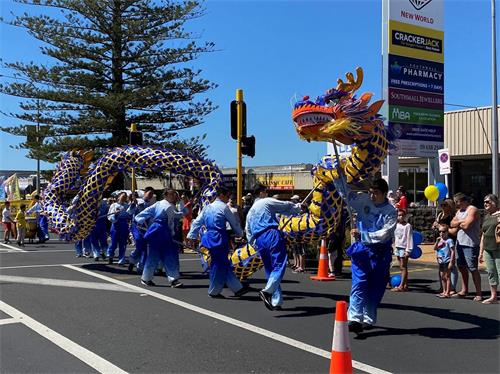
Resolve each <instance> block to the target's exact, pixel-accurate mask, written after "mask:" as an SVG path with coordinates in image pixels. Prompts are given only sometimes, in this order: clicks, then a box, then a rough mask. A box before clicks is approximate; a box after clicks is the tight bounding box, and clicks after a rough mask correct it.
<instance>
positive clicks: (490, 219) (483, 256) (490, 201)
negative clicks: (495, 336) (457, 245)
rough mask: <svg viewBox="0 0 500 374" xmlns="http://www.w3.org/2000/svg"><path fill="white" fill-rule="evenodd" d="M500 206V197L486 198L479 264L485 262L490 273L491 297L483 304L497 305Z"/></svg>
mask: <svg viewBox="0 0 500 374" xmlns="http://www.w3.org/2000/svg"><path fill="white" fill-rule="evenodd" d="M499 208H500V206H499V202H498V197H497V196H496V195H493V194H489V195H486V196H485V198H484V210H485V211H486V215H485V216H484V220H483V227H482V232H483V235H482V236H481V243H480V244H479V262H480V263H482V262H485V264H486V270H487V271H488V282H489V284H490V290H491V296H490V297H489V298H488V299H486V300H484V301H483V304H496V303H498V301H497V287H498V281H499V278H500V244H499V243H498V242H497V239H496V235H495V234H496V231H497V226H499V222H500V209H499Z"/></svg>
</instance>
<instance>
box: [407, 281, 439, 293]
mask: <svg viewBox="0 0 500 374" xmlns="http://www.w3.org/2000/svg"><path fill="white" fill-rule="evenodd" d="M436 283H438V282H437V279H436V280H431V279H420V278H413V279H412V278H410V279H408V288H410V290H411V292H416V293H436V290H434V289H433V288H431V285H434V284H436Z"/></svg>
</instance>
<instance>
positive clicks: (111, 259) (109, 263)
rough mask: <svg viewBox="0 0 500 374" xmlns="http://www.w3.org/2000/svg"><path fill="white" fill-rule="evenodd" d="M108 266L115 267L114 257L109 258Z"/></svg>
mask: <svg viewBox="0 0 500 374" xmlns="http://www.w3.org/2000/svg"><path fill="white" fill-rule="evenodd" d="M108 265H113V257H111V256H110V257H108Z"/></svg>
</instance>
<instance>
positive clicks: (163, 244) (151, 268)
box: [141, 221, 180, 282]
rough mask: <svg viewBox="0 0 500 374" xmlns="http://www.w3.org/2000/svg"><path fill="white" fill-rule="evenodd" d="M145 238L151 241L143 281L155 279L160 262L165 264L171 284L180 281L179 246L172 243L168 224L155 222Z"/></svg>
mask: <svg viewBox="0 0 500 374" xmlns="http://www.w3.org/2000/svg"><path fill="white" fill-rule="evenodd" d="M144 238H145V239H146V240H148V241H149V253H148V258H147V260H146V263H145V264H144V270H143V271H142V276H141V278H142V280H144V281H150V280H152V279H153V276H154V273H155V270H156V268H157V267H158V264H159V263H160V261H162V262H163V267H164V269H165V273H166V274H167V278H168V280H169V281H170V282H172V281H173V280H176V279H179V278H180V273H179V251H178V247H177V245H176V244H175V243H174V242H173V241H172V235H171V233H170V227H169V226H168V224H167V223H166V222H164V221H160V222H156V221H155V222H153V223H152V224H151V225H150V226H149V228H148V231H147V232H146V234H145V235H144Z"/></svg>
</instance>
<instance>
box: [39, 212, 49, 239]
mask: <svg viewBox="0 0 500 374" xmlns="http://www.w3.org/2000/svg"><path fill="white" fill-rule="evenodd" d="M37 235H38V240H40V241H41V242H44V241H46V240H48V239H49V222H48V221H47V217H45V216H43V215H39V216H38V219H37Z"/></svg>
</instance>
